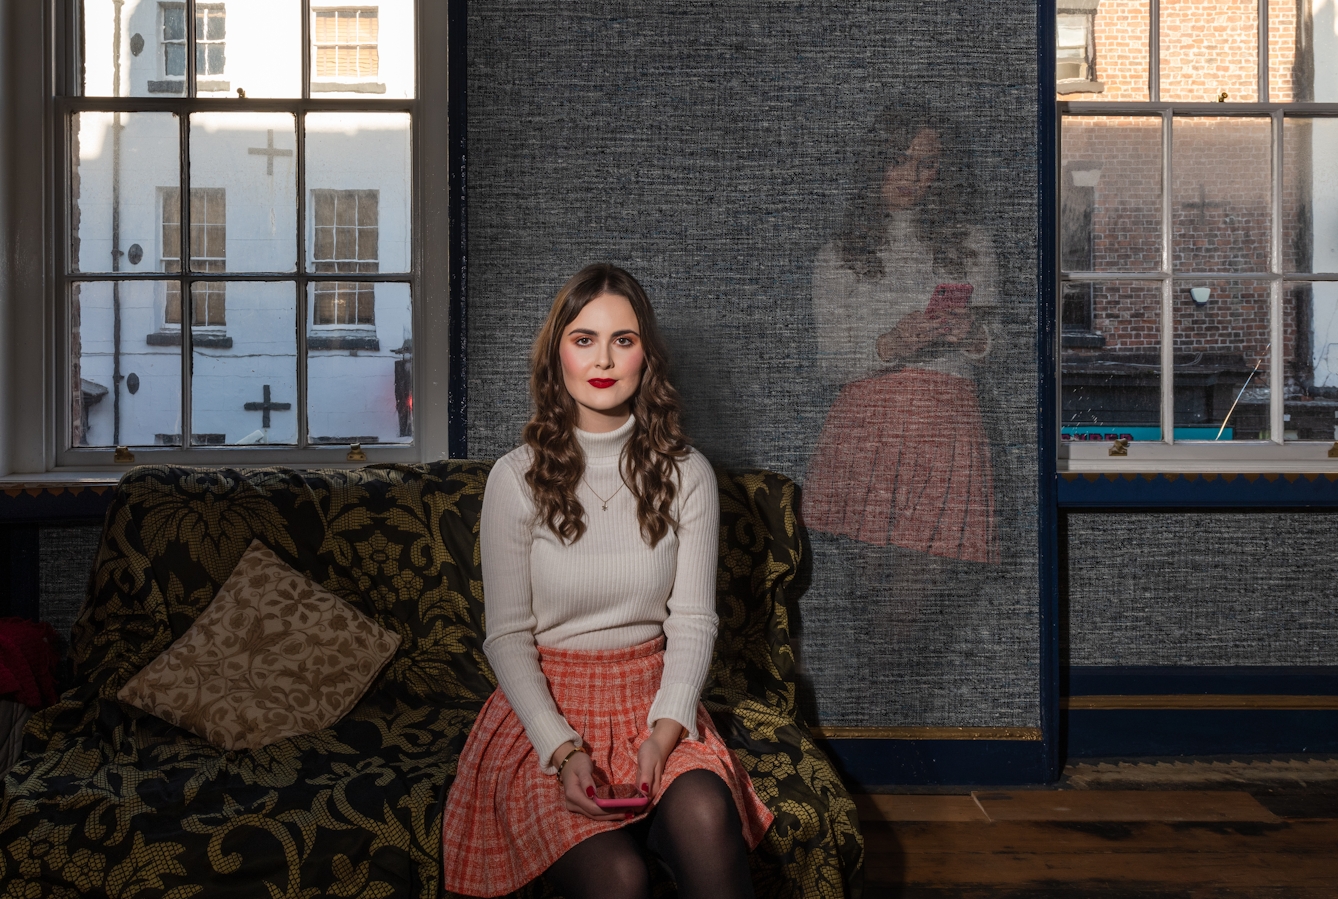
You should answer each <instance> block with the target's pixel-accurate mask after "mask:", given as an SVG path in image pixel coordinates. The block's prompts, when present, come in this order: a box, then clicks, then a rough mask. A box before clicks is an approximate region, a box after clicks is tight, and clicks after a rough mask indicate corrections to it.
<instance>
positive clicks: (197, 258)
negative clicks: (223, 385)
mask: <svg viewBox="0 0 1338 899" xmlns="http://www.w3.org/2000/svg"><path fill="white" fill-rule="evenodd" d="M160 193H161V195H162V198H163V242H162V248H163V254H162V257H161V258H162V263H161V266H160V268H161V270H162V271H165V272H179V271H181V257H180V256H178V255H177V248H178V247H180V246H181V193H180V192H179V191H178V190H177V188H175V187H165V188H162V189H161V191H160ZM190 220H191V257H190V265H191V269H192V270H193V271H197V272H223V271H227V268H228V265H227V237H228V209H227V202H226V196H225V191H224V189H223V188H221V187H194V188H191V192H190ZM226 287H227V285H226V284H224V283H223V282H221V281H205V282H200V284H199V285H198V286H197V287H196V288H195V309H194V311H193V312H192V313H191V318H192V322H191V324H192V326H193V327H197V328H198V327H210V326H214V327H221V326H223V325H225V324H227V308H226V296H227V290H226ZM166 288H167V302H166V303H165V305H164V313H163V321H164V323H165V324H169V325H180V324H181V285H180V284H178V283H177V282H176V281H168V282H167V283H166Z"/></svg>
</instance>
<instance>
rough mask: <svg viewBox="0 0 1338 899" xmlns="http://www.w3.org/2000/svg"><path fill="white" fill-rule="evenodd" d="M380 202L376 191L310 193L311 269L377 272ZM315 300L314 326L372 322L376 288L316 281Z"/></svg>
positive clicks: (374, 321) (374, 286)
mask: <svg viewBox="0 0 1338 899" xmlns="http://www.w3.org/2000/svg"><path fill="white" fill-rule="evenodd" d="M379 199H380V196H379V192H378V191H375V190H313V191H312V192H311V206H312V226H313V227H312V230H313V238H314V240H313V246H312V260H313V265H312V268H313V270H314V271H316V272H340V273H361V274H374V273H376V272H377V271H379V270H380V267H379V263H378V260H377V257H378V249H379V246H378V245H379V237H380V225H379V218H378V214H377V206H378V202H379ZM314 299H315V306H314V308H313V309H312V321H313V323H314V324H317V325H368V326H370V325H375V324H376V285H375V284H371V283H368V282H358V281H318V282H316V285H315V288H314Z"/></svg>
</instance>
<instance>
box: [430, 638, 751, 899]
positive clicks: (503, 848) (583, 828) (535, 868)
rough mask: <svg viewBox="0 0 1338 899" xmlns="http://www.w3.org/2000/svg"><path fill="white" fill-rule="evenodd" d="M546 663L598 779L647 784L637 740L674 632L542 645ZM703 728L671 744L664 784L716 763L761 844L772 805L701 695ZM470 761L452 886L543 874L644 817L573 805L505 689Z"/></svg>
mask: <svg viewBox="0 0 1338 899" xmlns="http://www.w3.org/2000/svg"><path fill="white" fill-rule="evenodd" d="M539 664H540V668H541V669H542V670H543V673H544V675H545V677H547V678H548V685H549V690H550V692H551V693H552V694H553V700H554V701H555V702H556V703H557V707H558V710H559V711H560V712H561V713H562V714H563V716H564V717H565V718H566V719H567V722H568V723H569V724H570V725H571V726H572V728H573V729H574V730H575V731H576V732H577V733H579V734H581V735H582V737H583V738H584V740H585V746H586V748H587V749H588V750H589V752H590V757H591V760H592V761H593V762H594V766H595V780H596V782H597V783H609V784H631V783H635V782H636V777H637V758H636V756H637V749H639V748H640V746H641V743H642V741H644V740H645V739H646V738H647V737H648V736H650V727H649V726H648V725H647V723H646V717H647V715H649V713H650V706H651V703H652V702H653V701H654V699H655V694H656V692H657V691H658V689H659V686H660V675H661V672H662V671H663V669H664V637H662V636H661V637H657V638H655V639H654V640H650V641H647V642H645V643H641V644H638V645H637V646H632V647H628V648H626V649H616V650H601V651H578V650H559V649H551V648H547V647H542V646H541V647H539ZM697 731H698V733H699V734H700V736H701V740H700V742H698V741H694V740H686V739H685V740H683V741H681V742H680V743H679V744H678V746H677V747H676V748H675V749H674V751H673V752H672V753H671V754H670V756H669V760H668V762H667V763H666V764H665V771H664V774H663V775H662V777H661V780H660V792H661V794H663V792H664V790H665V789H667V788H668V787H669V785H670V784H671V783H673V781H674V780H675V778H677V777H678V776H679V775H680V774H683V773H685V772H687V771H691V770H694V769H705V770H707V771H713V772H715V774H717V775H718V776H719V777H720V778H721V779H722V780H723V781H724V782H725V784H726V785H727V786H728V787H729V790H730V793H731V794H733V797H734V804H735V807H736V808H737V810H738V813H739V820H740V821H741V822H742V823H743V836H744V839H745V840H746V841H747V843H748V847H749V848H750V849H751V848H754V847H756V846H757V844H758V843H759V842H761V840H762V836H763V834H765V833H766V830H767V828H768V827H770V826H771V820H772V814H771V812H770V811H769V810H768V809H767V807H766V806H765V805H763V804H762V801H761V800H760V799H758V798H757V794H756V793H755V792H754V791H753V788H752V783H751V782H750V781H749V779H748V772H747V771H745V770H744V769H743V766H742V765H740V764H739V761H738V759H736V758H735V757H734V754H733V753H732V752H730V749H729V747H728V746H726V745H725V743H724V741H723V740H722V739H721V738H720V735H719V734H718V733H717V732H716V729H715V726H714V725H713V724H712V723H711V718H710V716H709V715H708V714H707V712H706V709H705V708H704V707H702V705H701V704H700V703H698V705H697ZM458 771H459V773H458V775H457V777H456V779H455V781H454V783H452V784H451V787H450V792H449V793H448V794H447V798H446V812H445V818H444V821H443V824H442V863H443V866H444V873H445V877H444V882H443V887H444V888H445V889H446V890H449V891H451V892H455V893H460V894H462V895H466V896H502V895H505V894H507V893H510V892H512V891H514V890H517V889H519V888H520V887H522V886H524V885H525V884H527V883H529V882H530V881H532V880H534V879H535V878H536V877H538V876H539V875H540V874H542V873H543V872H544V871H545V870H547V869H548V867H549V866H551V865H552V864H553V862H555V861H557V860H558V859H559V858H561V857H562V855H563V853H565V852H566V851H567V850H569V849H571V848H572V847H573V846H575V845H576V844H577V843H580V842H581V841H582V840H585V839H588V838H589V837H592V836H594V835H595V834H598V833H603V832H605V831H609V830H616V829H617V828H619V827H624V826H626V825H627V824H630V823H632V821H626V820H620V821H593V820H591V819H589V818H587V817H585V816H584V815H581V814H577V813H575V812H569V811H567V809H566V808H565V807H564V806H563V802H562V788H561V786H560V785H559V784H558V783H557V780H556V779H555V778H554V777H553V776H552V775H549V774H544V773H543V772H542V771H541V770H540V767H539V758H538V756H537V755H536V754H535V751H534V747H533V746H531V745H530V741H529V738H528V737H526V735H525V729H524V727H523V726H522V725H521V723H520V719H519V718H517V717H516V713H515V711H514V710H513V709H512V708H511V704H510V703H508V702H507V699H506V696H505V694H503V693H502V691H501V689H500V688H499V689H497V690H495V691H494V692H493V694H492V696H490V697H489V698H488V701H487V702H486V703H485V704H484V706H483V710H482V711H481V712H480V713H479V717H478V719H477V721H475V723H474V728H473V730H471V731H470V733H469V738H468V739H467V740H466V742H465V748H464V751H463V752H462V753H461V754H460V763H459V768H458ZM649 813H653V812H643V813H641V814H642V815H644V814H649ZM638 817H640V815H639V816H638ZM633 820H635V819H633Z"/></svg>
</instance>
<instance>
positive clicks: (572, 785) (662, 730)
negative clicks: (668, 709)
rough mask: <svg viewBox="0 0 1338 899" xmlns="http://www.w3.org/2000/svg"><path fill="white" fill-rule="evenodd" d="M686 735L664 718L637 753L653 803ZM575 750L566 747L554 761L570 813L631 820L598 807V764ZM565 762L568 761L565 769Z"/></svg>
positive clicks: (643, 786)
mask: <svg viewBox="0 0 1338 899" xmlns="http://www.w3.org/2000/svg"><path fill="white" fill-rule="evenodd" d="M683 733H684V731H683V726H682V725H681V724H679V723H678V722H677V721H674V720H673V719H671V718H661V719H659V720H658V721H656V722H655V726H654V727H652V728H651V731H650V736H649V737H647V738H646V740H645V742H643V743H642V744H641V748H640V749H638V750H637V754H636V761H637V786H638V787H640V789H641V792H642V793H645V794H646V796H648V797H649V798H650V799H652V800H653V799H654V798H655V797H656V796H657V795H658V794H659V792H660V778H661V777H662V776H663V775H664V765H665V763H666V762H667V761H669V754H670V753H671V752H673V751H674V747H676V746H677V745H678V741H679V740H680V739H682V737H683ZM574 749H576V744H574V743H563V744H562V745H561V746H559V747H558V748H557V751H555V752H554V753H553V758H552V759H551V762H552V765H553V767H554V768H560V769H561V774H560V775H559V776H560V777H561V779H562V804H563V805H564V806H565V807H566V809H567V811H569V812H576V813H577V814H579V815H585V816H586V817H587V818H591V819H593V820H595V821H617V820H619V819H622V818H626V817H628V813H627V812H624V811H621V810H618V811H609V810H606V809H602V808H600V807H599V806H598V805H596V804H595V776H594V775H595V763H594V762H592V761H591V760H590V756H589V754H588V753H585V752H575V753H573V752H572V751H573V750H574ZM563 759H566V761H567V763H566V764H565V765H563V763H562V760H563Z"/></svg>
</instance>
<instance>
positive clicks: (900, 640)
mask: <svg viewBox="0 0 1338 899" xmlns="http://www.w3.org/2000/svg"><path fill="white" fill-rule="evenodd" d="M965 144H966V142H965V141H964V140H963V138H962V135H961V133H960V132H959V130H958V129H957V128H956V127H955V126H954V125H953V124H952V123H951V122H950V121H947V120H945V119H944V118H943V117H942V116H941V115H939V114H938V113H937V112H936V111H934V110H931V109H928V108H913V109H907V108H894V109H891V110H889V111H887V112H886V113H884V114H883V116H882V117H881V118H880V120H879V121H878V122H877V123H876V124H875V126H874V128H873V129H871V136H870V141H869V144H868V146H867V148H866V152H865V153H864V157H863V159H862V162H861V167H860V170H859V179H860V181H859V183H858V184H857V188H856V192H855V195H854V197H853V199H852V202H851V204H850V207H849V209H848V210H847V213H846V216H845V220H844V222H843V224H842V226H841V229H840V231H839V232H838V233H837V235H836V237H835V239H834V240H832V241H831V242H829V243H828V244H826V245H825V246H824V247H823V248H822V250H821V251H820V252H819V254H818V257H817V260H816V262H815V263H814V269H813V313H814V320H815V324H816V335H817V342H818V350H819V360H818V361H819V367H820V370H821V373H822V374H823V376H824V377H825V378H826V379H827V380H828V381H829V382H831V383H834V384H840V385H842V386H841V388H840V393H839V394H838V396H837V398H836V401H835V402H834V403H833V405H832V408H831V410H830V411H829V412H828V416H827V421H826V423H825V424H824V425H823V429H822V434H821V436H820V438H819V441H818V446H817V449H816V451H815V453H814V456H813V459H812V461H811V462H810V464H809V470H808V473H807V477H806V480H805V483H804V494H803V507H802V508H803V513H804V521H805V524H806V525H807V526H808V528H809V529H810V530H811V531H814V532H817V534H816V536H817V540H816V541H815V543H816V547H815V551H817V552H819V553H824V552H830V553H832V554H834V555H839V557H840V560H841V567H843V568H844V569H845V570H847V571H850V572H851V573H852V576H853V580H854V583H853V584H852V588H853V590H852V592H853V593H854V594H855V603H854V606H855V607H856V609H857V611H856V612H855V614H857V615H858V616H861V617H866V618H867V620H865V621H861V622H860V623H859V626H860V627H861V628H862V631H861V632H862V633H864V634H865V636H866V637H867V638H868V639H867V640H866V641H865V647H866V649H865V651H864V652H863V653H862V656H861V659H860V660H859V661H858V662H856V661H853V660H852V661H850V662H849V664H850V665H854V666H855V668H856V669H858V670H856V671H842V672H838V671H835V670H833V671H831V672H827V673H826V674H827V675H830V677H831V679H833V680H834V681H836V680H839V679H840V678H842V677H849V676H857V677H867V678H873V679H874V680H873V681H868V680H865V681H863V682H865V683H868V684H869V686H873V687H876V686H878V685H879V684H880V683H881V682H882V681H888V682H889V684H891V683H895V684H898V685H904V684H905V683H906V681H905V674H906V671H907V669H906V662H907V660H908V658H911V657H915V658H916V661H917V668H916V670H917V671H920V672H923V673H926V674H928V673H929V672H932V671H934V668H933V666H932V664H926V663H928V662H931V661H932V660H931V659H929V658H927V656H933V655H938V656H940V657H942V658H945V659H946V658H948V657H950V655H951V652H950V650H949V649H948V648H947V647H946V643H945V637H946V636H947V635H948V634H949V633H950V631H949V630H948V629H946V628H944V627H942V625H943V623H944V622H943V621H942V620H935V619H937V618H941V616H940V615H938V614H936V612H935V610H933V609H931V608H927V606H929V605H930V604H932V603H933V602H935V601H936V598H937V599H942V598H944V597H945V596H947V595H948V594H949V593H955V594H956V595H958V596H964V595H967V594H968V593H970V592H971V591H973V590H975V589H978V587H979V584H980V582H981V579H982V576H983V569H984V567H985V566H987V565H991V564H995V563H997V562H998V561H999V547H998V537H997V533H996V527H995V516H994V488H993V476H992V472H991V460H990V452H989V445H988V443H987V441H986V437H985V429H984V422H983V420H982V416H981V414H980V408H979V405H978V403H977V400H976V372H977V368H978V366H979V365H980V363H981V362H982V361H983V360H984V359H985V358H986V357H987V356H988V355H989V353H990V350H991V347H992V336H991V327H990V324H991V322H990V318H991V314H992V312H993V308H994V307H995V305H996V302H997V298H996V281H997V271H996V265H995V256H994V251H993V247H992V244H991V242H990V240H989V238H988V236H987V235H986V234H985V233H984V232H983V231H981V230H980V229H979V228H976V227H974V226H973V222H974V219H975V216H976V203H975V197H976V183H975V181H976V179H975V176H974V173H973V172H971V170H970V167H969V166H968V165H967V164H966V162H967V160H969V158H970V156H969V153H970V151H969V150H968V149H967V148H966V146H965ZM823 534H825V535H832V536H830V537H823V536H821V535H823ZM824 541H825V543H824ZM810 625H811V627H810ZM847 626H849V622H847ZM805 627H806V628H807V629H809V630H810V635H811V637H812V638H813V640H814V641H815V642H814V644H813V645H814V647H815V651H814V652H811V653H809V655H810V657H822V656H824V655H831V653H830V652H827V651H825V650H818V649H816V647H817V643H825V642H828V641H827V639H826V638H825V637H824V636H822V630H823V627H824V623H823V621H822V620H821V616H814V615H809V616H807V620H806V622H805ZM828 636H830V638H831V640H832V641H835V642H836V643H837V644H838V645H839V642H840V641H841V640H842V639H845V638H843V637H842V635H840V634H831V635H828ZM847 636H848V635H847ZM849 656H850V654H848V653H846V654H842V656H841V657H842V658H848V657H849ZM842 664H845V663H842ZM819 674H821V673H815V676H819ZM824 679H826V678H824ZM833 686H834V687H836V689H837V690H838V691H839V689H840V688H839V686H838V685H836V684H834V685H833ZM880 695H888V694H886V693H883V694H880ZM907 701H915V700H914V699H913V698H912V699H909V700H907Z"/></svg>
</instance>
